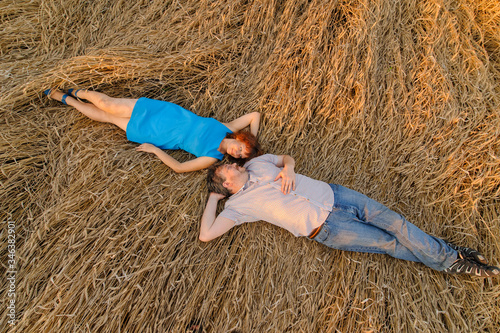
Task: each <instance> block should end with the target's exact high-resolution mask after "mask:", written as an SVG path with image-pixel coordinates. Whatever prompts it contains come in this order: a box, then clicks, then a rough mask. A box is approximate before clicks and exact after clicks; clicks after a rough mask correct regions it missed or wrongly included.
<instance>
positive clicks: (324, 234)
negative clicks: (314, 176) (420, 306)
mask: <svg viewBox="0 0 500 333" xmlns="http://www.w3.org/2000/svg"><path fill="white" fill-rule="evenodd" d="M330 186H331V188H332V190H333V193H334V195H335V196H334V204H333V210H332V212H331V213H330V215H329V216H328V218H327V219H326V221H325V224H324V225H323V227H322V228H321V230H320V232H319V233H318V235H316V237H314V240H315V241H317V242H319V243H321V244H324V245H326V246H328V247H331V248H334V249H338V250H344V251H355V252H368V253H383V254H388V255H390V256H392V257H394V258H398V259H403V260H409V261H416V262H421V263H423V264H424V265H426V266H428V267H430V268H433V269H435V270H438V271H442V270H444V269H446V268H448V267H450V266H451V264H452V263H453V262H454V261H455V260H456V259H457V252H456V251H455V250H453V249H452V248H451V247H449V246H448V245H447V244H446V242H445V241H443V240H442V239H439V238H436V237H433V236H430V235H428V234H426V233H425V232H423V231H422V230H420V229H419V228H418V227H417V226H415V225H413V224H411V223H410V222H408V221H407V220H406V219H405V218H404V217H403V216H402V215H400V214H398V213H396V212H394V211H392V210H390V209H389V208H387V207H385V206H384V205H382V204H381V203H378V202H377V201H375V200H372V199H370V198H368V197H367V196H366V195H364V194H361V193H359V192H356V191H353V190H350V189H348V188H346V187H343V186H341V185H335V184H330Z"/></svg>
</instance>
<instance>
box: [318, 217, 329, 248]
mask: <svg viewBox="0 0 500 333" xmlns="http://www.w3.org/2000/svg"><path fill="white" fill-rule="evenodd" d="M329 235H330V228H329V227H328V225H327V224H326V222H325V224H324V225H323V227H322V228H321V230H320V231H319V233H318V235H317V236H316V237H314V240H315V241H317V242H320V243H322V244H323V243H324V242H325V241H326V240H327V239H328V236H329Z"/></svg>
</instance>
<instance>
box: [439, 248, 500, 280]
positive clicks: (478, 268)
mask: <svg viewBox="0 0 500 333" xmlns="http://www.w3.org/2000/svg"><path fill="white" fill-rule="evenodd" d="M443 272H445V273H448V274H468V275H473V276H480V277H490V276H495V275H498V274H500V269H499V268H498V267H495V266H487V265H483V264H480V263H478V262H475V261H473V260H471V259H469V258H466V257H465V256H463V255H462V254H461V253H460V252H459V253H458V259H457V260H455V262H454V263H453V264H451V266H450V267H448V268H447V269H445V270H444V271H443Z"/></svg>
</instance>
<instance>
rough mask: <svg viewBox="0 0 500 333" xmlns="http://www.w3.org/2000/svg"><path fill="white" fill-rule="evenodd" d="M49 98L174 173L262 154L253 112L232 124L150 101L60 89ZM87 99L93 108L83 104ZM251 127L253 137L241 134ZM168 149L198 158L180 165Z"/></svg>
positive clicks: (53, 90)
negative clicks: (111, 130) (120, 135)
mask: <svg viewBox="0 0 500 333" xmlns="http://www.w3.org/2000/svg"><path fill="white" fill-rule="evenodd" d="M44 93H45V94H46V95H47V96H48V97H49V98H52V99H55V100H57V101H60V102H62V103H64V104H66V105H71V106H73V107H74V108H76V109H77V110H78V111H80V112H81V113H83V114H84V115H86V116H87V117H89V118H90V119H93V120H96V121H99V122H105V123H111V124H115V125H116V126H118V127H119V128H121V129H122V130H124V131H125V132H126V134H127V139H129V140H130V141H134V142H137V143H141V145H140V146H138V147H137V148H136V150H137V151H143V152H148V153H152V154H155V155H156V156H158V157H159V158H160V160H161V161H162V162H163V163H165V164H166V165H168V166H169V167H170V168H172V169H173V170H174V171H175V172H179V173H181V172H190V171H196V170H201V169H205V168H207V167H209V166H210V165H212V164H214V163H215V162H216V161H218V160H221V159H222V158H223V157H224V154H229V155H231V156H232V157H234V158H237V159H250V158H253V157H255V156H257V155H259V154H261V150H260V146H259V143H258V142H257V139H256V135H257V132H258V130H259V123H260V114H259V113H258V112H252V113H249V114H246V115H244V116H241V117H239V118H237V119H235V120H233V121H231V122H229V123H221V122H219V121H217V120H215V119H213V118H205V117H200V116H198V115H196V114H194V113H192V112H191V111H188V110H186V109H184V108H182V107H180V106H178V105H176V104H173V103H169V102H164V101H159V100H154V99H149V98H144V97H142V98H139V99H130V98H113V97H110V96H107V95H105V94H103V93H100V92H96V91H90V90H84V89H80V90H73V89H70V90H69V91H68V94H64V93H63V92H61V91H59V90H55V89H49V90H46V91H45V92H44ZM82 100H87V101H88V102H90V103H86V102H83V101H82ZM247 126H249V127H250V133H249V132H244V131H241V130H242V129H244V128H246V127H247ZM163 149H183V150H185V151H187V152H189V153H191V154H193V155H195V156H196V158H195V159H192V160H189V161H186V162H179V161H177V160H176V159H174V158H173V157H171V156H170V155H168V154H167V153H165V152H164V151H163Z"/></svg>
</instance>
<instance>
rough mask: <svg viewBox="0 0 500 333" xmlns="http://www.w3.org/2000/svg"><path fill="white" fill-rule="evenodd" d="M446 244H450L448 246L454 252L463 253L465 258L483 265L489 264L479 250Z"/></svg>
mask: <svg viewBox="0 0 500 333" xmlns="http://www.w3.org/2000/svg"><path fill="white" fill-rule="evenodd" d="M446 244H448V246H449V247H451V248H452V249H453V250H455V251H457V252H459V253H461V254H462V256H464V257H465V258H469V259H472V260H474V261H476V262H478V263H480V264H483V265H487V264H488V260H486V258H485V257H484V256H483V255H482V254H481V253H479V251H477V250H474V249H471V248H469V247H464V246H458V245H455V244H452V243H448V242H447V243H446Z"/></svg>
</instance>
